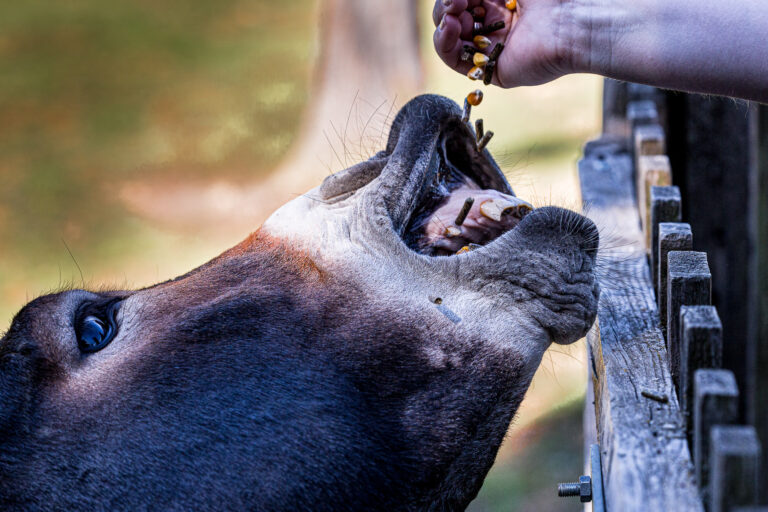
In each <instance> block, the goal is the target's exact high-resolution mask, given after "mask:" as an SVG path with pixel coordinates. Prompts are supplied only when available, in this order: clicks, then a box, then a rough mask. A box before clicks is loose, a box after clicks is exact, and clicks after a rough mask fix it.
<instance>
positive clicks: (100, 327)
mask: <svg viewBox="0 0 768 512" xmlns="http://www.w3.org/2000/svg"><path fill="white" fill-rule="evenodd" d="M106 334H107V326H106V325H104V322H102V321H101V320H99V319H98V318H96V317H95V316H88V317H85V319H84V320H83V324H82V327H81V331H80V340H79V343H80V348H81V349H82V350H87V349H91V350H93V349H95V348H96V347H98V346H99V345H100V344H101V343H102V342H103V341H104V337H105V335H106Z"/></svg>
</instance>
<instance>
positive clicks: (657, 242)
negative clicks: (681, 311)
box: [651, 222, 693, 331]
mask: <svg viewBox="0 0 768 512" xmlns="http://www.w3.org/2000/svg"><path fill="white" fill-rule="evenodd" d="M654 226H658V228H657V229H658V232H659V235H658V237H656V238H654V243H653V246H654V247H655V248H656V249H655V251H654V253H652V254H651V255H652V256H653V254H656V257H655V258H651V268H652V269H653V275H654V276H655V277H654V282H655V283H656V299H657V300H658V303H659V311H660V312H662V315H661V319H662V320H663V325H666V323H667V318H666V315H665V314H664V313H663V312H665V311H667V255H668V254H669V252H670V251H690V250H691V249H693V233H691V225H690V224H688V223H685V222H660V223H658V224H654ZM662 331H663V329H662Z"/></svg>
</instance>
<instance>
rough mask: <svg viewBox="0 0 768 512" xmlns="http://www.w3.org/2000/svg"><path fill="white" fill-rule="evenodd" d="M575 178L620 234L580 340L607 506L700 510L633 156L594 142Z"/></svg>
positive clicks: (587, 200)
mask: <svg viewBox="0 0 768 512" xmlns="http://www.w3.org/2000/svg"><path fill="white" fill-rule="evenodd" d="M579 178H580V181H581V190H582V198H583V201H584V204H585V209H586V210H588V212H589V216H590V217H591V218H592V219H593V220H594V221H595V222H596V223H597V225H598V226H599V227H600V228H601V229H603V230H604V231H605V232H610V233H619V234H621V235H622V236H623V240H620V241H615V243H613V242H614V241H612V244H611V245H615V247H614V248H612V249H610V250H609V251H605V252H603V253H602V254H601V256H600V258H601V262H602V264H601V268H603V269H604V270H603V271H602V272H603V274H602V275H601V276H600V278H601V287H602V289H601V295H600V302H599V305H598V323H597V324H596V326H595V328H593V329H592V330H591V331H590V333H589V334H588V335H587V342H588V344H589V347H590V354H591V358H590V359H591V361H592V363H591V366H592V368H591V371H592V375H593V377H592V385H593V389H594V393H595V418H596V425H597V436H598V441H599V443H600V448H601V450H602V466H603V482H604V492H605V505H606V510H613V511H619V510H620V511H626V512H633V511H647V510H675V511H685V512H687V511H691V510H696V511H699V510H703V505H702V502H701V500H700V498H699V496H698V491H697V489H696V485H695V483H694V479H693V466H692V464H691V460H690V454H689V451H688V445H687V442H686V440H685V433H684V423H683V418H682V416H681V414H680V410H679V408H678V402H677V397H676V395H675V393H674V387H673V385H672V380H671V376H670V373H669V369H668V365H667V362H666V361H667V355H666V349H665V347H664V340H663V338H662V336H661V330H660V329H659V317H658V313H657V310H656V303H655V300H654V297H653V289H652V286H651V280H650V271H649V268H648V263H647V260H646V257H645V252H644V251H643V250H642V232H641V231H640V227H639V217H638V212H637V208H636V204H635V198H634V184H633V175H632V159H631V156H630V155H629V153H627V152H621V151H617V145H616V144H614V143H612V142H611V141H606V142H605V143H604V144H602V143H601V141H597V142H593V143H591V144H589V145H587V148H585V158H584V159H583V160H582V161H581V162H579ZM654 397H655V398H654Z"/></svg>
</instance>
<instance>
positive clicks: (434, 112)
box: [380, 94, 513, 235]
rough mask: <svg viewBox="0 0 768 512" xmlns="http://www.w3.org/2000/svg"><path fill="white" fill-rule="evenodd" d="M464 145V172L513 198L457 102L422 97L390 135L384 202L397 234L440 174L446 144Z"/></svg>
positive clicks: (397, 120)
mask: <svg viewBox="0 0 768 512" xmlns="http://www.w3.org/2000/svg"><path fill="white" fill-rule="evenodd" d="M448 142H450V143H451V144H453V145H459V146H463V149H464V150H465V151H464V157H465V160H464V162H463V164H464V168H463V169H461V170H462V172H464V173H465V174H467V175H470V176H471V177H472V178H473V179H475V180H477V181H478V183H479V184H480V185H482V186H483V187H484V188H493V189H495V190H498V191H500V192H503V193H505V194H511V195H513V192H512V188H511V187H510V185H509V183H508V182H507V180H506V178H505V177H504V174H503V173H502V172H501V169H500V168H499V167H498V165H497V164H496V162H495V161H494V160H493V158H492V157H491V155H490V153H489V152H488V150H487V149H484V150H482V151H480V150H478V149H477V147H476V144H475V134H474V131H473V130H472V129H471V128H470V126H469V125H468V124H467V123H466V122H464V121H462V111H461V109H460V108H459V106H458V105H457V104H456V103H455V102H454V101H452V100H450V99H448V98H445V97H443V96H438V95H430V94H427V95H422V96H417V97H416V98H414V99H413V100H411V101H410V102H408V103H407V104H406V105H405V106H404V107H403V108H402V109H401V110H400V112H399V113H398V115H397V117H396V118H395V120H394V122H393V124H392V128H391V130H390V133H389V139H388V142H387V148H386V151H385V153H386V154H388V159H387V164H386V165H385V166H384V168H383V169H382V171H381V175H380V183H381V186H382V190H381V191H380V195H381V199H382V200H383V201H384V203H385V207H386V210H387V212H388V214H389V216H390V218H391V219H392V222H393V226H394V228H395V230H396V231H397V232H398V234H400V235H402V232H403V230H404V229H405V227H406V225H407V223H408V220H409V218H410V215H411V214H412V213H413V211H414V210H415V209H416V205H417V204H418V202H419V201H420V200H421V198H422V197H423V195H424V193H425V191H426V190H427V188H428V187H429V185H430V182H431V180H432V178H433V177H434V175H435V174H436V173H437V171H438V162H439V154H440V151H442V150H444V147H445V145H446V143H448Z"/></svg>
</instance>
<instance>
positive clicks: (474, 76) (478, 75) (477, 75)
mask: <svg viewBox="0 0 768 512" xmlns="http://www.w3.org/2000/svg"><path fill="white" fill-rule="evenodd" d="M467 76H468V77H469V79H470V80H480V79H482V78H483V68H479V67H477V66H475V67H473V68H472V69H470V70H469V72H468V73H467Z"/></svg>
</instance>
